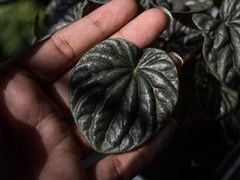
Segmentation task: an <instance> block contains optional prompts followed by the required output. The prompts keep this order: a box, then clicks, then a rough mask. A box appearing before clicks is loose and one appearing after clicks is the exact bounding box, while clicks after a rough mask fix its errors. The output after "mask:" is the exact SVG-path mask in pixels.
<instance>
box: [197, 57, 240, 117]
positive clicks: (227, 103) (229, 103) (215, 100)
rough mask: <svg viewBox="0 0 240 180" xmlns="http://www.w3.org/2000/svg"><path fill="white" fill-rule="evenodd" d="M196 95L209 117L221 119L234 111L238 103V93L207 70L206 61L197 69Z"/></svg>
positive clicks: (200, 62)
mask: <svg viewBox="0 0 240 180" xmlns="http://www.w3.org/2000/svg"><path fill="white" fill-rule="evenodd" d="M195 82H196V95H197V97H198V100H199V102H200V104H201V105H202V108H203V109H204V110H205V113H206V114H207V116H208V117H210V118H212V119H219V118H222V117H224V116H226V115H228V114H229V113H230V112H232V111H233V110H234V109H235V108H236V107H237V105H238V93H237V92H236V91H234V90H232V89H230V88H228V87H227V86H225V85H224V84H222V83H221V82H219V81H218V80H217V79H216V78H215V77H214V76H213V75H212V74H210V73H209V72H208V71H207V67H206V65H205V63H204V61H199V62H198V63H197V65H196V70H195Z"/></svg>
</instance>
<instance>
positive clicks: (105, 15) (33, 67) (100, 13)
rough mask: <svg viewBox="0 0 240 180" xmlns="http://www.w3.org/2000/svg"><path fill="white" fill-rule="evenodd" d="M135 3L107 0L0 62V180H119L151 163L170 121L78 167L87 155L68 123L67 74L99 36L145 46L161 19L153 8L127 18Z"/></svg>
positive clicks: (166, 139)
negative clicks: (138, 141) (145, 138)
mask: <svg viewBox="0 0 240 180" xmlns="http://www.w3.org/2000/svg"><path fill="white" fill-rule="evenodd" d="M137 8H138V7H137V4H136V2H135V0H113V1H111V2H109V3H107V4H105V5H103V6H101V7H100V8H98V9H97V10H95V11H93V12H92V13H90V14H89V15H87V16H85V17H84V18H82V19H80V20H79V21H77V22H75V23H73V24H71V25H69V26H68V27H66V28H64V29H62V30H60V31H58V32H57V33H55V34H54V35H52V36H51V37H50V38H48V39H46V40H44V41H42V42H40V43H38V44H36V45H34V46H33V47H31V48H30V49H28V50H27V51H25V52H23V53H22V54H20V55H18V56H17V57H14V58H13V59H11V60H9V61H7V63H5V64H1V66H0V179H18V180H19V179H24V180H27V179H40V180H41V179H43V180H48V179H49V180H55V179H56V180H59V179H60V180H65V179H66V180H75V179H76V180H81V179H84V180H85V179H98V180H101V179H104V180H111V179H112V180H117V179H119V180H124V179H131V178H133V177H134V176H136V175H137V174H138V173H139V172H140V171H141V170H142V169H143V168H144V167H146V166H147V165H148V164H149V163H151V162H153V161H154V160H155V159H156V158H157V156H158V155H159V154H160V153H161V151H163V149H164V148H165V147H166V145H167V144H168V142H169V141H170V139H171V137H172V135H173V133H174V130H175V126H176V123H175V121H174V120H173V119H170V120H169V121H168V123H167V124H166V126H165V128H164V129H163V130H162V131H161V132H159V133H158V134H157V135H156V136H154V137H153V138H152V139H151V140H150V141H149V142H147V143H146V144H144V145H143V146H141V147H139V148H135V149H133V150H131V151H129V152H125V153H121V154H112V155H109V156H107V157H105V158H104V159H102V160H100V161H99V162H97V163H95V164H94V165H92V166H90V167H88V168H86V169H85V168H84V167H83V164H82V161H83V160H84V159H85V158H86V157H88V156H89V155H90V154H91V153H92V152H93V150H92V148H91V147H90V146H89V145H88V144H87V143H86V141H85V140H84V138H83V137H82V135H81V132H80V131H79V130H78V129H77V128H76V125H75V124H74V123H68V122H67V121H66V120H68V119H69V118H70V117H71V115H70V112H69V105H68V104H69V99H68V85H69V78H70V72H71V69H72V68H73V66H74V65H75V63H76V62H77V61H78V59H79V58H80V57H81V56H82V55H83V54H84V53H85V52H87V50H89V49H90V48H91V47H93V46H94V45H96V44H97V43H99V42H100V41H102V40H104V39H106V38H122V39H125V40H127V41H130V42H132V43H133V44H135V45H136V46H138V47H139V48H144V47H147V46H148V45H149V44H151V43H152V42H153V41H154V40H155V39H156V38H157V37H158V36H159V34H160V33H161V32H162V31H163V30H164V29H165V28H166V26H167V24H168V19H169V18H168V16H167V15H166V14H165V13H164V12H163V11H162V10H160V9H150V10H147V11H145V12H143V13H142V14H140V15H138V16H137V17H135V18H133V17H134V15H135V14H136V12H137Z"/></svg>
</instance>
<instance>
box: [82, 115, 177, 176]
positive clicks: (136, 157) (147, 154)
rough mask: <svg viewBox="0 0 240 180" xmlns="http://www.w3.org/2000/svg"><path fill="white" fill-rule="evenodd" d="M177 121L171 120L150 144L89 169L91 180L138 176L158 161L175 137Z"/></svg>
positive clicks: (107, 159) (113, 155)
mask: <svg viewBox="0 0 240 180" xmlns="http://www.w3.org/2000/svg"><path fill="white" fill-rule="evenodd" d="M175 127H176V121H175V120H173V119H170V120H169V122H168V124H167V125H166V127H165V128H164V129H163V130H162V131H161V132H160V133H158V134H157V135H156V136H155V137H154V138H153V139H152V140H151V141H150V142H148V143H146V144H145V145H143V146H141V147H139V148H137V149H134V150H132V151H129V152H126V153H121V154H112V155H109V156H107V157H106V158H104V159H102V160H101V161H99V162H97V163H96V164H95V165H93V166H91V167H89V168H88V169H87V174H88V177H89V179H91V180H124V179H126V180H127V179H131V178H133V177H134V176H136V175H137V174H138V173H139V172H140V171H141V170H142V169H144V168H145V167H146V166H147V165H149V164H150V163H151V162H153V161H154V159H156V157H157V156H158V155H159V153H160V152H161V151H162V150H163V149H164V148H165V147H166V146H167V144H168V143H169V141H170V139H171V137H172V136H173V133H174V130H175Z"/></svg>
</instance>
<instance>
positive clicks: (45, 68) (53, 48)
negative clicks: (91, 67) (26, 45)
mask: <svg viewBox="0 0 240 180" xmlns="http://www.w3.org/2000/svg"><path fill="white" fill-rule="evenodd" d="M136 11H137V4H136V2H135V1H134V0H114V1H111V2H109V3H107V4H105V5H103V6H101V7H100V8H98V9H97V10H95V11H93V12H92V13H90V14H89V15H87V16H85V17H84V18H82V19H80V20H79V21H77V22H75V23H73V24H71V25H69V26H67V27H66V28H63V29H62V30H60V31H58V32H57V33H55V34H54V35H53V36H51V37H50V38H49V39H47V40H45V41H43V42H41V43H39V44H37V45H35V46H34V47H33V48H31V49H30V50H28V51H27V52H25V53H23V54H22V55H21V56H20V57H17V58H16V59H17V60H18V61H17V63H19V64H20V65H21V66H23V67H24V68H26V69H27V70H28V71H30V72H31V73H32V74H34V75H35V76H36V77H38V78H39V79H40V80H41V81H43V82H51V81H53V80H55V79H56V78H58V77H59V76H60V75H61V74H63V73H64V72H65V71H67V70H68V69H69V68H70V67H71V66H72V65H73V64H74V63H75V62H76V60H78V58H79V57H81V56H82V55H83V54H84V53H85V52H86V51H87V50H88V49H89V48H91V47H92V46H94V45H95V44H96V43H98V42H100V41H101V40H103V39H105V38H107V37H109V36H110V35H111V34H112V33H114V32H115V31H117V30H118V29H119V28H120V27H121V26H123V25H124V24H126V23H127V22H128V21H129V20H130V19H131V18H132V17H133V16H134V15H135V13H136ZM19 59H21V61H20V62H19Z"/></svg>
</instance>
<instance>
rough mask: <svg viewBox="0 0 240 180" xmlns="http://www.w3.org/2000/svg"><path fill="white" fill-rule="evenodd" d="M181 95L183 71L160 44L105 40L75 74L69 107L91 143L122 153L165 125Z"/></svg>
mask: <svg viewBox="0 0 240 180" xmlns="http://www.w3.org/2000/svg"><path fill="white" fill-rule="evenodd" d="M177 97H178V73H177V70H176V67H175V65H174V63H173V61H172V59H171V58H170V57H169V56H168V54H167V53H166V52H164V51H162V50H159V49H153V48H147V49H144V50H140V49H138V48H137V47H136V46H135V45H133V44H132V43H130V42H127V41H125V40H122V39H111V40H105V41H103V42H101V43H100V44H98V45H96V46H95V47H94V48H93V49H91V50H90V51H89V52H87V53H86V54H85V55H84V56H83V57H82V58H81V59H80V60H79V62H78V64H77V65H76V67H75V68H74V70H73V72H72V74H71V81H70V109H71V111H72V114H73V117H74V119H75V121H76V123H77V125H78V126H79V128H80V130H81V132H82V133H83V135H84V137H85V138H86V140H87V141H88V143H89V144H90V145H91V146H92V147H93V148H94V149H95V150H96V151H99V152H104V153H118V152H123V151H127V150H130V149H132V148H134V147H137V146H139V145H141V144H143V143H144V142H145V141H147V140H148V139H149V138H150V137H152V136H153V135H154V134H156V133H157V132H158V131H159V130H161V129H162V128H163V126H164V124H165V122H166V121H167V120H168V118H169V116H170V115H171V113H172V111H173V109H174V107H175V104H176V101H177Z"/></svg>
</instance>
